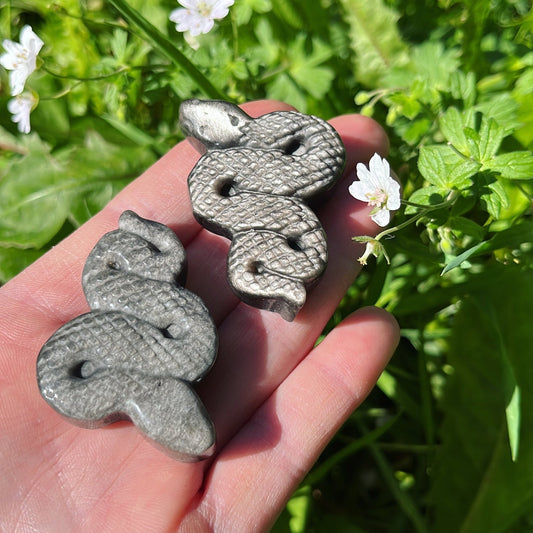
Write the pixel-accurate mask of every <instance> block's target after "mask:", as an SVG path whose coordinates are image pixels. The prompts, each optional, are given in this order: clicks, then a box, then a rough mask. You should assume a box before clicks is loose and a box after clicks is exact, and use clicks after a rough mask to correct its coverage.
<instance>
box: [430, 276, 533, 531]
mask: <svg viewBox="0 0 533 533" xmlns="http://www.w3.org/2000/svg"><path fill="white" fill-rule="evenodd" d="M488 279H489V280H490V281H488V282H487V283H486V284H485V285H483V286H482V288H481V290H479V291H476V292H475V293H474V294H473V295H472V296H471V297H470V298H469V299H466V300H465V301H463V303H462V306H461V311H460V313H459V314H458V315H457V316H456V317H455V319H454V324H455V325H454V329H453V336H452V339H451V349H450V350H449V358H450V360H449V362H450V364H451V365H452V366H453V368H454V374H453V377H452V379H451V382H450V384H449V386H448V389H447V397H446V401H445V402H444V404H443V407H444V409H445V413H446V418H445V422H444V425H443V427H442V431H441V433H442V436H443V444H442V447H441V448H440V450H439V452H438V455H437V464H436V466H435V468H434V470H433V477H434V488H433V492H432V501H433V504H434V506H435V514H436V524H435V527H434V531H435V532H436V533H449V532H450V531H458V532H461V533H478V532H480V531H483V532H484V533H501V532H503V531H508V530H509V529H510V528H511V526H513V525H514V524H515V523H516V522H517V521H518V520H519V519H520V517H521V516H523V515H524V514H525V513H527V512H528V511H529V509H531V506H532V505H533V486H532V485H531V479H533V409H532V408H533V367H532V366H531V357H530V356H531V351H530V349H529V347H530V346H532V345H533V329H532V328H531V326H530V315H531V301H533V276H531V274H530V273H528V272H523V271H520V270H519V269H514V268H509V267H505V270H503V269H502V270H500V269H496V270H493V271H492V275H491V276H490V278H488ZM507 364H508V365H510V367H511V368H512V375H514V377H515V378H516V381H515V383H516V386H517V387H518V388H519V389H520V391H521V398H520V397H517V396H516V394H517V393H516V389H515V388H514V387H513V383H512V380H509V374H508V372H507V370H506V365H507ZM518 400H520V405H519V406H518ZM509 410H510V411H509ZM507 414H509V419H508V416H507ZM517 414H518V417H519V418H518V419H519V424H517V423H516V421H513V420H512V416H516V415H517ZM520 418H521V420H520ZM518 426H519V428H520V435H519V437H518V435H517V433H518ZM509 438H511V441H512V446H513V449H514V450H515V451H514V452H512V451H511V449H510V445H509ZM518 442H519V443H520V448H519V453H518V456H517V457H516V461H515V462H513V460H512V455H513V454H515V455H516V450H517V446H518Z"/></svg>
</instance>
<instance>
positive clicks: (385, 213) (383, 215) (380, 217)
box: [370, 209, 390, 228]
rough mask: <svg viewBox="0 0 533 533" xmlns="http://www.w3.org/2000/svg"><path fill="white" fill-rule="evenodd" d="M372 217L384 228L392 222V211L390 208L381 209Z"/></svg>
mask: <svg viewBox="0 0 533 533" xmlns="http://www.w3.org/2000/svg"><path fill="white" fill-rule="evenodd" d="M370 218H371V219H372V220H373V221H374V222H375V223H376V224H377V225H378V226H381V227H382V228H383V227H385V226H386V225H387V224H388V223H389V222H390V211H389V210H388V209H380V210H379V211H378V212H377V213H374V214H373V215H371V216H370Z"/></svg>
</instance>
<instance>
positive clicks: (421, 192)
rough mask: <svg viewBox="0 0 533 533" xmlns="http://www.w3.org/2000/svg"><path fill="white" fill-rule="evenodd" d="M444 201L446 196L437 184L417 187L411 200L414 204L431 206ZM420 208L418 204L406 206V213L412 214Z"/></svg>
mask: <svg viewBox="0 0 533 533" xmlns="http://www.w3.org/2000/svg"><path fill="white" fill-rule="evenodd" d="M443 201H444V196H443V194H442V190H441V189H440V188H439V187H436V186H435V185H428V186H427V187H422V188H421V189H417V190H416V191H415V192H414V193H413V194H412V195H411V196H410V197H409V202H411V203H413V204H419V205H423V206H430V205H436V204H440V203H441V202H443ZM418 211H419V209H418V208H417V207H416V206H412V205H407V206H406V208H405V214H406V215H412V214H413V213H417V212H418Z"/></svg>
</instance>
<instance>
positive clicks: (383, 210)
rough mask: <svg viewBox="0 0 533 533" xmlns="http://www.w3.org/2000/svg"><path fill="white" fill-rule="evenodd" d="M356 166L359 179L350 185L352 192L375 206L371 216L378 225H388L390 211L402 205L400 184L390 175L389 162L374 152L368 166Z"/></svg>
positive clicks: (359, 198) (360, 164)
mask: <svg viewBox="0 0 533 533" xmlns="http://www.w3.org/2000/svg"><path fill="white" fill-rule="evenodd" d="M356 168H357V177H358V178H359V181H354V182H353V183H352V184H351V185H350V188H349V191H350V194H351V195H352V196H353V197H354V198H356V199H357V200H361V201H362V202H367V203H368V205H369V206H371V207H373V209H372V211H371V212H370V218H372V220H373V221H374V222H375V223H376V224H378V226H381V227H383V226H386V225H387V224H388V223H389V221H390V212H391V211H394V210H396V209H398V208H399V207H400V185H399V183H398V182H397V181H396V180H395V179H394V178H393V177H392V176H391V175H390V166H389V162H388V161H387V160H386V159H385V158H383V159H382V158H381V157H380V156H379V154H374V155H373V156H372V158H371V159H370V163H369V165H368V168H367V167H366V166H365V165H363V164H362V163H358V164H357V167H356Z"/></svg>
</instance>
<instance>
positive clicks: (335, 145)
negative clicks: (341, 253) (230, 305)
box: [180, 100, 345, 320]
mask: <svg viewBox="0 0 533 533" xmlns="http://www.w3.org/2000/svg"><path fill="white" fill-rule="evenodd" d="M180 126H181V128H182V130H183V131H184V133H185V134H187V135H189V136H190V139H191V140H192V142H193V144H194V145H195V146H196V147H197V148H199V149H200V151H201V153H203V155H202V157H201V158H200V160H199V161H198V163H197V164H196V166H195V167H194V169H193V170H192V171H191V173H190V175H189V179H188V185H189V192H190V197H191V202H192V207H193V213H194V216H195V217H196V219H197V220H198V221H199V222H200V223H201V224H202V225H203V226H204V227H206V228H207V229H209V230H210V231H213V232H214V233H218V234H219V235H223V236H225V237H228V238H229V239H231V240H232V244H231V247H230V250H229V254H228V281H229V284H230V286H231V287H232V289H233V291H234V292H235V293H236V294H237V295H238V296H239V298H240V299H241V300H242V301H244V302H246V303H248V304H250V305H253V306H256V307H259V308H262V309H268V310H270V311H275V312H278V313H280V314H281V316H282V317H283V318H285V319H286V320H293V319H294V317H295V316H296V314H297V313H298V311H299V310H300V308H301V307H302V306H303V305H304V303H305V300H306V297H307V289H308V288H309V287H310V286H312V285H313V284H314V283H316V282H317V281H318V279H319V278H320V276H321V275H322V274H323V272H324V270H325V268H326V265H327V244H326V236H325V234H324V231H323V229H322V226H321V224H320V222H319V220H318V218H317V216H316V215H315V213H314V212H313V211H312V209H311V208H310V207H309V205H308V202H309V201H314V200H315V199H316V198H317V197H318V196H320V195H322V194H323V193H324V192H325V191H326V190H328V189H329V188H330V187H331V186H332V185H333V184H334V183H335V182H336V180H337V179H338V178H339V176H340V174H341V173H342V169H343V167H344V160H345V153H344V146H343V144H342V141H341V139H340V137H339V136H338V134H337V133H336V131H335V130H334V129H333V127H331V126H330V125H329V124H328V123H327V122H325V121H323V120H321V119H319V118H317V117H314V116H310V115H304V114H302V113H297V112H293V111H278V112H274V113H269V114H267V115H263V116H261V117H259V118H255V119H254V118H251V117H250V116H248V115H247V114H246V113H245V112H244V111H242V110H241V109H240V108H239V107H238V106H236V105H233V104H230V103H228V102H222V101H204V100H186V101H185V102H183V103H182V105H181V107H180Z"/></svg>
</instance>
